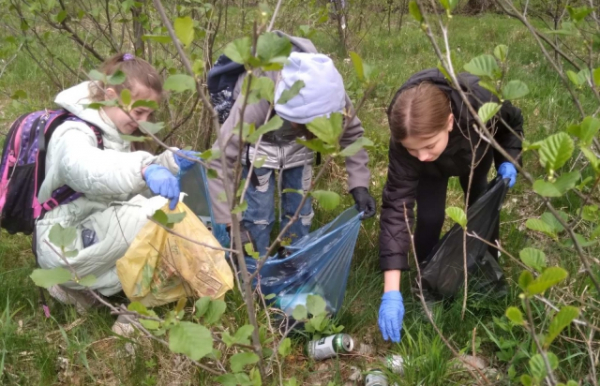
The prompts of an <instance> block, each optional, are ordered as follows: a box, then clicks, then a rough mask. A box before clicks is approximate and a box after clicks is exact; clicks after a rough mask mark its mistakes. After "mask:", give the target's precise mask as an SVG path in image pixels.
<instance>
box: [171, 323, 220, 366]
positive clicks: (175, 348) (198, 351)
mask: <svg viewBox="0 0 600 386" xmlns="http://www.w3.org/2000/svg"><path fill="white" fill-rule="evenodd" d="M169 349H170V350H171V351H172V352H174V353H177V354H184V355H187V356H188V357H189V358H191V359H193V360H195V361H197V360H200V359H201V358H203V357H205V356H206V355H209V354H210V353H212V350H213V339H212V336H211V334H210V331H209V330H208V329H207V328H206V327H204V326H201V325H199V324H196V323H191V322H179V324H177V325H175V326H173V327H172V328H171V329H170V330H169Z"/></svg>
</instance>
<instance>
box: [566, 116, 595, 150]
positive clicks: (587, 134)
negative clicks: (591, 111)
mask: <svg viewBox="0 0 600 386" xmlns="http://www.w3.org/2000/svg"><path fill="white" fill-rule="evenodd" d="M599 129H600V119H598V118H595V117H585V118H584V119H583V121H582V122H581V124H579V125H572V126H570V127H569V129H568V130H567V131H568V132H569V134H571V135H574V136H576V137H577V138H579V144H580V145H582V146H590V145H591V144H592V141H593V140H594V138H595V137H596V134H598V130H599Z"/></svg>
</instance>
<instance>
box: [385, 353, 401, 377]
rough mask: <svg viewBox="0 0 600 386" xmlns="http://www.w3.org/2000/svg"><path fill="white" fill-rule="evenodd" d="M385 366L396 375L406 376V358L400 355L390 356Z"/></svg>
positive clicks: (386, 359) (386, 358)
mask: <svg viewBox="0 0 600 386" xmlns="http://www.w3.org/2000/svg"><path fill="white" fill-rule="evenodd" d="M385 364H386V366H387V368H388V369H390V370H391V371H392V372H394V373H395V374H404V358H402V357H401V356H400V355H388V356H387V357H385Z"/></svg>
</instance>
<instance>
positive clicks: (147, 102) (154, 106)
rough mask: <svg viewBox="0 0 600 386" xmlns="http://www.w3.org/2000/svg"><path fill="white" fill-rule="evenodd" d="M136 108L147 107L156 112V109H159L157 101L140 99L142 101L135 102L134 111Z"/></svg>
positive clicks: (132, 106)
mask: <svg viewBox="0 0 600 386" xmlns="http://www.w3.org/2000/svg"><path fill="white" fill-rule="evenodd" d="M136 107H147V108H149V109H152V110H156V109H158V103H156V101H152V100H143V99H140V100H137V101H135V102H133V104H132V105H131V108H132V109H135V108H136Z"/></svg>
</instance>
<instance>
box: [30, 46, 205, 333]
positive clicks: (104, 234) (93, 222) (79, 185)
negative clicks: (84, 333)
mask: <svg viewBox="0 0 600 386" xmlns="http://www.w3.org/2000/svg"><path fill="white" fill-rule="evenodd" d="M100 70H101V72H103V73H104V74H107V75H112V74H114V73H116V72H117V71H119V70H120V71H122V72H123V73H124V74H125V76H126V81H125V82H124V83H122V84H120V85H104V84H103V83H102V82H84V83H81V84H79V85H76V86H74V87H72V88H70V89H67V90H64V91H62V92H61V93H59V94H58V96H57V97H56V99H55V102H56V103H57V104H58V105H59V106H61V107H62V108H64V109H66V110H68V111H69V112H71V113H72V114H73V115H75V116H77V117H78V118H80V119H81V120H83V121H85V122H89V123H90V124H91V125H94V126H95V127H97V128H98V129H100V130H101V132H102V139H103V142H104V149H103V150H101V149H99V148H98V143H97V142H98V141H97V139H96V136H95V134H94V131H93V130H92V129H91V128H90V127H89V125H87V124H86V123H85V122H80V121H65V122H64V123H62V124H61V125H60V126H59V127H58V128H57V129H56V131H55V132H54V134H53V135H52V137H51V140H50V142H49V144H48V151H47V157H46V178H45V179H44V182H43V183H42V185H41V188H40V191H39V195H38V198H39V200H40V202H45V201H46V200H47V199H48V198H50V196H51V195H52V192H53V191H54V190H56V189H57V188H59V187H61V186H63V185H68V186H69V187H70V188H72V189H73V190H75V191H76V192H80V193H83V195H82V196H81V197H80V198H78V199H76V200H74V201H72V202H70V203H68V204H63V205H60V206H58V207H57V208H55V209H53V210H51V211H50V212H48V213H46V215H45V216H44V217H43V218H42V219H39V220H38V221H37V223H36V231H35V236H34V238H35V239H34V243H35V247H34V248H35V251H36V254H37V259H38V263H39V265H40V267H42V268H46V269H49V268H55V267H64V268H67V266H66V263H65V262H64V261H63V259H62V258H61V257H60V256H58V255H57V253H56V252H55V251H54V250H53V249H52V248H51V247H50V245H48V233H49V232H50V230H51V229H52V227H53V226H54V225H55V224H60V225H62V226H63V227H74V228H75V229H76V230H77V235H78V237H77V238H76V240H75V242H74V243H73V245H71V246H69V247H67V248H66V250H77V251H78V253H77V255H76V256H75V257H68V258H67V260H68V262H69V265H70V266H71V267H73V268H74V269H75V270H76V272H77V274H78V276H79V277H84V276H86V275H89V274H93V275H95V276H96V278H97V281H96V282H95V284H93V285H92V286H91V287H92V289H94V290H97V291H98V292H99V293H101V294H102V295H105V296H110V295H114V294H116V293H117V292H119V291H120V290H121V283H120V282H119V278H118V276H117V272H116V266H115V264H116V261H117V260H118V259H119V258H121V257H122V256H123V255H124V254H125V252H126V251H127V249H128V247H129V245H130V244H131V242H132V241H133V239H134V238H135V236H136V235H137V233H138V232H139V230H140V229H141V228H142V227H143V226H144V224H146V222H147V221H148V216H151V215H152V214H153V213H154V212H155V211H156V210H158V209H160V208H162V207H163V206H164V205H165V204H166V203H167V200H170V201H171V207H172V208H174V206H175V204H176V203H177V200H178V198H179V180H178V178H177V176H178V175H179V173H180V172H185V171H187V169H190V168H191V167H192V166H193V165H194V162H191V161H189V160H187V159H185V158H183V157H180V156H179V154H184V155H186V156H187V157H188V158H189V157H190V155H191V154H193V153H191V152H186V151H178V153H177V154H175V153H173V152H172V151H165V152H164V153H162V154H161V155H160V156H154V155H152V154H150V153H148V152H145V151H133V150H132V144H131V142H129V141H127V140H126V139H123V138H122V137H121V134H124V135H132V134H135V133H136V132H137V131H138V123H137V122H139V121H146V120H148V117H149V116H150V114H151V113H152V109H151V108H148V107H136V108H134V109H132V110H131V111H130V113H129V114H130V115H131V117H130V116H129V115H128V114H127V113H125V112H124V111H123V110H122V109H121V108H120V107H117V106H104V107H102V108H100V109H99V110H96V109H92V108H87V105H89V104H90V103H92V102H100V101H105V100H114V99H117V98H119V95H120V94H121V91H122V90H123V89H128V90H130V92H131V96H132V103H133V102H135V101H136V100H153V101H155V102H157V103H159V102H160V99H161V95H162V92H163V90H162V79H161V77H160V75H159V74H158V73H157V72H156V70H155V69H154V68H153V67H152V66H151V65H150V64H149V63H148V62H146V61H144V60H142V59H140V58H136V57H134V56H133V55H131V54H118V55H115V56H113V57H112V58H110V59H109V60H107V61H106V62H105V63H104V64H103V65H102V67H101V69H100ZM131 118H133V119H134V120H132V119H131ZM136 121H137V122H136ZM148 189H150V191H151V192H152V193H154V194H155V195H156V196H154V197H152V198H146V197H144V196H142V195H141V194H142V193H145V192H148ZM146 195H147V196H151V195H150V194H146ZM82 289H83V287H81V286H80V285H78V284H77V283H75V282H69V283H66V284H63V285H60V286H54V287H52V288H51V289H50V291H49V292H50V295H51V296H52V297H54V298H56V299H58V300H59V301H62V302H63V303H68V304H75V305H77V307H78V309H79V310H81V309H82V308H88V307H89V306H91V305H92V304H93V297H91V296H89V294H88V293H87V292H85V291H80V290H82ZM115 325H116V324H115ZM113 329H114V327H113Z"/></svg>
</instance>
